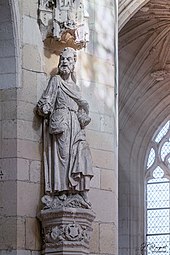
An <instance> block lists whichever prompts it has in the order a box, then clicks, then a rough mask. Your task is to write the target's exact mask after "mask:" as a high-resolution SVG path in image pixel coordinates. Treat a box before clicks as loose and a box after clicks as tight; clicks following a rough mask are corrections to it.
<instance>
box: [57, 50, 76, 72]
mask: <svg viewBox="0 0 170 255" xmlns="http://www.w3.org/2000/svg"><path fill="white" fill-rule="evenodd" d="M75 63H76V52H75V50H73V49H72V48H65V49H64V50H63V52H62V53H61V55H60V61H59V65H58V69H59V73H60V74H62V75H68V74H71V73H73V71H74V68H75Z"/></svg>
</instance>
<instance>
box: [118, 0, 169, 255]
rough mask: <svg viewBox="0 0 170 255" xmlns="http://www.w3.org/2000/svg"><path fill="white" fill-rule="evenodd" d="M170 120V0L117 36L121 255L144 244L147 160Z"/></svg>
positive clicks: (148, 8) (158, 2)
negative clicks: (157, 133)
mask: <svg viewBox="0 0 170 255" xmlns="http://www.w3.org/2000/svg"><path fill="white" fill-rule="evenodd" d="M169 116H170V2H169V0H151V1H149V3H147V5H145V6H144V7H142V8H141V9H140V10H139V11H138V12H137V13H136V14H135V16H133V17H132V18H131V19H130V21H129V22H128V23H127V24H126V26H125V27H124V28H123V29H122V31H121V32H120V34H119V129H120V131H119V134H120V136H119V173H120V175H119V201H120V203H119V208H120V211H119V219H120V246H121V252H123V253H120V254H124V255H126V254H128V255H129V254H135V253H134V252H136V249H140V245H141V244H142V242H143V241H144V239H143V234H144V215H143V205H144V189H143V187H144V185H143V181H144V171H143V168H144V157H145V153H146V149H147V146H148V143H149V142H150V139H151V138H152V136H153V134H154V132H155V131H156V130H157V128H158V126H159V125H160V124H161V123H162V122H163V121H164V120H165V119H167V118H169ZM125 226H126V227H125ZM122 240H123V241H122Z"/></svg>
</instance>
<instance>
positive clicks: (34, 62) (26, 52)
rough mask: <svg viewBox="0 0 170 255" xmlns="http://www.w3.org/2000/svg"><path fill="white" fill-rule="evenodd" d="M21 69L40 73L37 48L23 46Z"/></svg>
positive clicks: (39, 59) (27, 45)
mask: <svg viewBox="0 0 170 255" xmlns="http://www.w3.org/2000/svg"><path fill="white" fill-rule="evenodd" d="M23 68H25V69H27V70H30V71H34V72H35V71H37V72H38V71H39V72H41V69H42V68H41V58H40V53H39V51H38V48H37V46H32V45H29V44H25V45H24V46H23ZM34 86H35V84H34ZM35 95H36V94H35Z"/></svg>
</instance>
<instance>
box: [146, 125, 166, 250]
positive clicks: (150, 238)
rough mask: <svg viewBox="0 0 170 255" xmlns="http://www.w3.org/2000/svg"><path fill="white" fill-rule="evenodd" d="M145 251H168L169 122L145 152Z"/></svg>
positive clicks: (159, 131) (158, 132)
mask: <svg viewBox="0 0 170 255" xmlns="http://www.w3.org/2000/svg"><path fill="white" fill-rule="evenodd" d="M146 250H147V255H151V254H159V255H161V254H162V255H163V254H168V255H169V254H170V121H168V122H167V123H166V124H164V126H163V127H162V128H161V129H159V130H158V131H157V133H156V135H155V136H154V137H153V139H152V142H151V144H150V147H149V153H148V155H147V161H146Z"/></svg>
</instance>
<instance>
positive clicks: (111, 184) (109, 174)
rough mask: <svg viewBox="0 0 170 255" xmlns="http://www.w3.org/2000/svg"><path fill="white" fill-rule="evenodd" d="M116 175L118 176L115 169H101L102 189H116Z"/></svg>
mask: <svg viewBox="0 0 170 255" xmlns="http://www.w3.org/2000/svg"><path fill="white" fill-rule="evenodd" d="M116 177H117V176H116V175H115V171H111V170H101V189H105V190H112V191H116V190H117V184H116V183H117V182H116V180H117V178H116ZM116 194H117V192H116Z"/></svg>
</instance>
